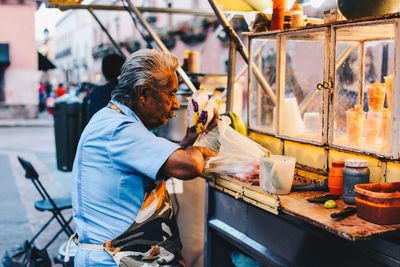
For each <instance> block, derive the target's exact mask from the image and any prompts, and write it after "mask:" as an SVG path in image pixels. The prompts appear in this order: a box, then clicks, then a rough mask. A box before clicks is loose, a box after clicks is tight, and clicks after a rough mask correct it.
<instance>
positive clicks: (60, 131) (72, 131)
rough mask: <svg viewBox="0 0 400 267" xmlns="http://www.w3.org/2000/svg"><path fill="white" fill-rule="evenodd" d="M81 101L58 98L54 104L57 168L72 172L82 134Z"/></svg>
mask: <svg viewBox="0 0 400 267" xmlns="http://www.w3.org/2000/svg"><path fill="white" fill-rule="evenodd" d="M81 105H82V104H81V100H80V99H79V98H78V97H75V96H72V95H64V96H62V97H60V98H57V99H56V101H55V103H54V112H53V116H54V135H55V141H56V155H57V168H58V169H59V170H61V171H71V170H72V164H73V162H74V157H75V152H76V147H77V145H78V142H79V138H80V136H81V133H82V110H81V109H82V107H81Z"/></svg>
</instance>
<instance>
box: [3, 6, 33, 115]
mask: <svg viewBox="0 0 400 267" xmlns="http://www.w3.org/2000/svg"><path fill="white" fill-rule="evenodd" d="M37 7H38V3H37V1H34V0H2V1H1V5H0V20H1V23H0V119H7V118H15V117H22V118H33V117H35V116H36V115H37V110H38V108H37V106H38V86H39V70H38V67H39V66H38V57H39V55H38V53H37V46H36V41H35V24H34V14H35V11H36V9H37Z"/></svg>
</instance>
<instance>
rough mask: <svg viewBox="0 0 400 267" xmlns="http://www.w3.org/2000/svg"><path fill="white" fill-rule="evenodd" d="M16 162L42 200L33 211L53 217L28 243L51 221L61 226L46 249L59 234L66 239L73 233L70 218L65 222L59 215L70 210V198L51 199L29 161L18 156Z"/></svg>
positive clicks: (37, 202)
mask: <svg viewBox="0 0 400 267" xmlns="http://www.w3.org/2000/svg"><path fill="white" fill-rule="evenodd" d="M18 161H19V162H20V163H21V165H22V167H23V168H24V169H25V177H26V178H28V179H30V180H31V181H32V183H33V185H34V186H35V188H36V189H37V190H38V192H39V194H40V196H41V197H42V200H39V201H36V202H35V209H36V210H38V211H42V212H43V211H48V212H51V213H52V214H53V216H52V217H51V218H50V219H49V220H48V221H47V222H46V223H45V224H44V225H43V227H42V228H41V229H40V230H39V231H38V232H37V233H36V234H35V236H34V237H33V238H32V239H31V241H30V243H31V244H33V242H34V241H35V240H36V238H37V237H38V236H39V235H40V234H41V233H42V232H43V231H44V230H45V229H46V228H47V226H49V224H50V223H51V221H53V220H54V219H56V221H57V222H58V223H59V224H60V226H61V229H60V230H59V231H58V232H57V233H56V234H55V235H54V237H53V238H52V239H51V240H50V241H49V242H48V243H47V244H46V246H45V247H44V248H46V249H47V248H48V247H49V246H50V245H51V244H52V243H53V242H54V241H55V240H56V238H57V237H58V236H59V235H60V233H61V232H64V233H65V234H66V235H67V237H68V238H69V237H70V236H71V235H72V234H73V233H74V231H72V229H71V227H70V226H69V223H70V222H71V221H72V216H71V218H69V220H68V221H67V220H66V219H65V218H64V216H63V215H62V214H61V211H62V210H66V209H70V208H72V202H71V197H67V198H51V197H50V195H49V194H48V193H47V191H46V189H45V188H44V186H43V185H42V183H41V182H40V181H39V175H38V173H37V172H36V170H35V169H34V168H33V166H32V164H31V163H30V162H29V161H27V160H25V159H23V158H21V157H19V156H18Z"/></svg>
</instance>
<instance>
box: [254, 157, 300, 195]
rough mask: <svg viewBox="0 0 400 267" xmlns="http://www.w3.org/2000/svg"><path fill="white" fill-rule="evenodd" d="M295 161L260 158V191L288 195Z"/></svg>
mask: <svg viewBox="0 0 400 267" xmlns="http://www.w3.org/2000/svg"><path fill="white" fill-rule="evenodd" d="M295 166H296V159H295V158H293V157H287V156H279V155H271V156H270V157H261V158H260V187H261V189H263V190H265V191H267V192H270V193H274V194H278V195H285V194H289V193H290V190H291V189H292V184H293V178H294V168H295Z"/></svg>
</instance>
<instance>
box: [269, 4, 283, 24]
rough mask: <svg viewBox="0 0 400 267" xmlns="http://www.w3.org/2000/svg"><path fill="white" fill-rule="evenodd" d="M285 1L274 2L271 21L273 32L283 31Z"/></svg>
mask: <svg viewBox="0 0 400 267" xmlns="http://www.w3.org/2000/svg"><path fill="white" fill-rule="evenodd" d="M284 12H285V0H274V1H273V11H272V20H271V31H274V30H283V18H284Z"/></svg>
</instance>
